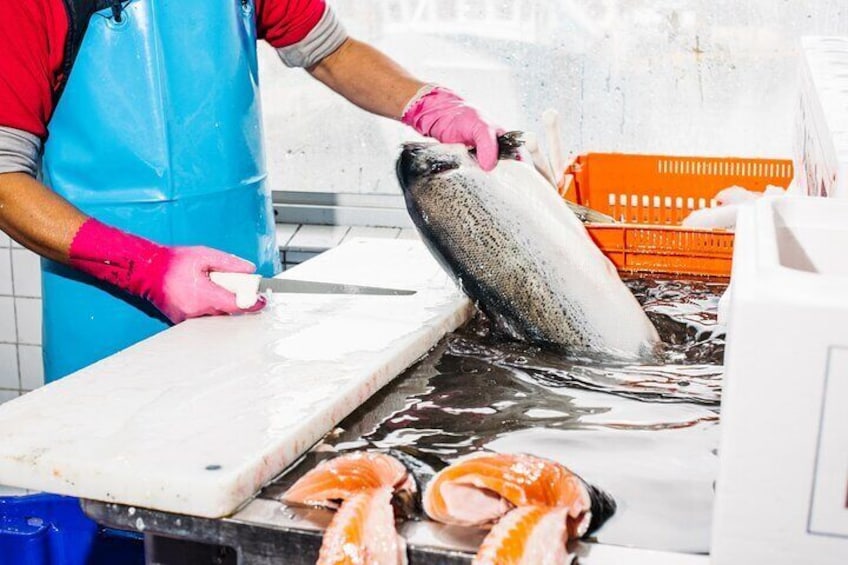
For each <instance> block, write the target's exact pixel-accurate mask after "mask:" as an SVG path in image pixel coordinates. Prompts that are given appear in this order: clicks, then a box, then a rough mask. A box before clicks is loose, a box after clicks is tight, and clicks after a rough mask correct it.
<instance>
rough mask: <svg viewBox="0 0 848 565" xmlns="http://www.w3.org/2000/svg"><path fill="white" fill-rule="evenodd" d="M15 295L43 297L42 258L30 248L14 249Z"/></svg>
mask: <svg viewBox="0 0 848 565" xmlns="http://www.w3.org/2000/svg"><path fill="white" fill-rule="evenodd" d="M12 273H13V283H14V289H15V291H14V295H15V296H32V297H35V298H41V259H40V258H39V257H38V255H36V254H35V253H33V252H32V251H29V250H28V249H13V250H12Z"/></svg>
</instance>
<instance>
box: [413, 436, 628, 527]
mask: <svg viewBox="0 0 848 565" xmlns="http://www.w3.org/2000/svg"><path fill="white" fill-rule="evenodd" d="M423 506H424V511H425V512H426V513H427V515H428V516H429V517H430V518H431V519H433V520H436V521H439V522H443V523H446V524H455V525H459V526H478V527H488V526H490V525H491V524H492V523H494V522H496V521H497V520H498V519H500V518H501V517H502V516H504V515H505V514H506V513H507V512H509V511H510V510H512V509H513V508H517V507H521V506H545V507H563V508H566V509H567V515H568V524H567V526H568V535H569V537H572V538H575V537H581V536H583V535H585V534H586V533H588V532H589V531H593V530H595V529H597V528H598V527H600V525H601V524H602V523H603V522H604V521H606V520H607V518H609V517H610V516H611V515H612V514H613V512H614V511H615V502H614V501H613V499H612V498H611V497H610V496H609V495H608V494H606V493H604V492H603V491H601V490H600V489H598V488H596V487H593V486H591V485H589V484H587V483H586V482H584V481H583V479H581V478H580V477H578V476H577V475H576V474H574V473H572V472H571V471H570V470H569V469H568V468H567V467H565V466H564V465H561V464H559V463H557V462H555V461H551V460H549V459H544V458H542V457H536V456H533V455H526V454H503V453H486V454H480V455H474V456H471V457H466V458H463V459H460V460H459V461H456V462H455V463H453V464H452V465H449V466H448V467H446V468H444V469H442V470H441V471H440V472H439V473H437V474H436V476H435V477H433V479H432V480H431V481H430V483H429V484H428V485H427V488H426V490H425V492H424V497H423Z"/></svg>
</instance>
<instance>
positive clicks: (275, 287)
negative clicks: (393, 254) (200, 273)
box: [209, 271, 416, 308]
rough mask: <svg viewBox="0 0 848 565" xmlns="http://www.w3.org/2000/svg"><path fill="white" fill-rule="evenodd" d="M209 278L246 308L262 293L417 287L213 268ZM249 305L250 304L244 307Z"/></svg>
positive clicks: (387, 292) (391, 292) (381, 292)
mask: <svg viewBox="0 0 848 565" xmlns="http://www.w3.org/2000/svg"><path fill="white" fill-rule="evenodd" d="M209 278H210V279H211V280H212V282H213V283H215V284H217V285H218V286H222V287H224V288H225V289H227V290H229V291H230V292H232V293H234V294H235V295H236V302H237V303H239V306H240V307H243V308H246V307H249V306H251V305H252V304H254V303H255V302H256V294H257V293H260V292H266V291H269V290H270V291H271V292H280V293H287V294H361V295H372V296H410V295H413V294H415V293H416V291H414V290H403V289H397V288H381V287H376V286H360V285H355V284H345V283H327V282H317V281H300V280H293V279H273V278H264V277H262V276H261V275H254V274H243V273H224V272H218V271H212V272H210V273H209ZM241 304H247V306H241Z"/></svg>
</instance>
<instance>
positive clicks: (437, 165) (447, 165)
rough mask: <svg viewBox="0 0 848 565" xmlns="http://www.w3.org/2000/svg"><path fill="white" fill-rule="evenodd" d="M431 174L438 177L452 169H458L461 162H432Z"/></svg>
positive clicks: (451, 160) (450, 160)
mask: <svg viewBox="0 0 848 565" xmlns="http://www.w3.org/2000/svg"><path fill="white" fill-rule="evenodd" d="M429 166H430V174H431V175H437V174H439V173H443V172H445V171H449V170H451V169H458V168H459V162H458V161H457V160H456V159H438V160H435V161H430V163H429Z"/></svg>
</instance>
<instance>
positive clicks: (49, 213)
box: [0, 173, 87, 263]
mask: <svg viewBox="0 0 848 565" xmlns="http://www.w3.org/2000/svg"><path fill="white" fill-rule="evenodd" d="M86 218H87V217H86V216H85V214H83V213H82V212H80V211H79V210H77V209H76V208H74V207H73V206H72V205H71V204H69V203H68V202H67V201H66V200H65V199H63V198H62V197H60V196H59V195H57V194H56V193H54V192H53V191H52V190H50V189H49V188H47V187H46V186H44V185H43V184H41V183H40V182H38V181H37V180H35V179H34V178H32V177H31V176H30V175H28V174H25V173H4V174H0V229H2V230H3V231H4V232H6V233H7V234H9V236H11V237H12V238H14V239H15V240H16V241H18V242H19V243H20V244H21V245H23V246H25V247H27V248H29V249H31V250H33V251H35V252H36V253H38V254H39V255H42V256H44V257H47V258H49V259H53V260H55V261H60V262H62V263H67V262H68V250H69V249H70V247H71V242H72V241H73V238H74V235H75V234H76V233H77V231H78V230H79V228H80V226H81V225H82V224H83V222H85V220H86Z"/></svg>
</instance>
